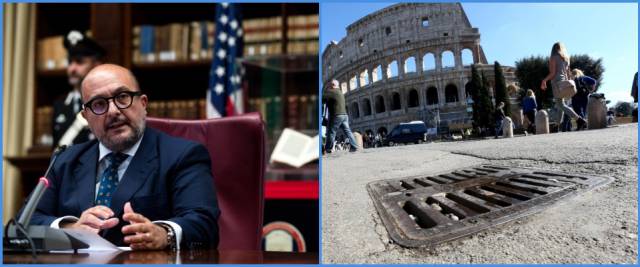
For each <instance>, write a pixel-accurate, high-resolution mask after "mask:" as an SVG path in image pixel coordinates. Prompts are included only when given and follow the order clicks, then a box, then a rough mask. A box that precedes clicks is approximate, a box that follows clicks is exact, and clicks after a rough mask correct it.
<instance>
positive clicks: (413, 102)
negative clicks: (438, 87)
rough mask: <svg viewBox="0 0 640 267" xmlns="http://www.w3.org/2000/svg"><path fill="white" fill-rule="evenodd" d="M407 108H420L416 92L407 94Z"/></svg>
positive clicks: (411, 91) (412, 90) (412, 91)
mask: <svg viewBox="0 0 640 267" xmlns="http://www.w3.org/2000/svg"><path fill="white" fill-rule="evenodd" d="M407 106H408V107H410V108H414V107H417V106H420V97H419V96H418V90H416V89H411V90H409V94H408V95H407Z"/></svg>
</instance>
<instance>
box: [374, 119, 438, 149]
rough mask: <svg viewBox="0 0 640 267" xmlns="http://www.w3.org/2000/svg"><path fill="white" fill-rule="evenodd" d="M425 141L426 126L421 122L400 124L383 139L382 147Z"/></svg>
mask: <svg viewBox="0 0 640 267" xmlns="http://www.w3.org/2000/svg"><path fill="white" fill-rule="evenodd" d="M426 141H427V126H426V125H425V124H424V122H422V121H412V122H408V123H400V124H398V126H396V127H394V128H393V130H391V132H390V133H389V134H388V135H387V136H386V137H385V138H384V141H383V145H385V146H394V145H396V144H419V143H422V142H426Z"/></svg>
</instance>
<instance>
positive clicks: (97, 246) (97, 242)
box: [60, 229, 131, 252]
mask: <svg viewBox="0 0 640 267" xmlns="http://www.w3.org/2000/svg"><path fill="white" fill-rule="evenodd" d="M62 231H64V232H65V233H67V234H68V235H70V236H73V237H75V238H77V239H78V240H80V241H82V242H85V243H87V244H88V245H89V248H85V249H79V250H78V252H94V251H128V250H131V248H130V247H118V246H116V245H114V244H113V243H111V242H109V241H108V240H106V239H104V238H102V237H101V236H100V235H97V234H95V233H92V232H89V231H86V230H79V229H62ZM60 252H63V251H60Z"/></svg>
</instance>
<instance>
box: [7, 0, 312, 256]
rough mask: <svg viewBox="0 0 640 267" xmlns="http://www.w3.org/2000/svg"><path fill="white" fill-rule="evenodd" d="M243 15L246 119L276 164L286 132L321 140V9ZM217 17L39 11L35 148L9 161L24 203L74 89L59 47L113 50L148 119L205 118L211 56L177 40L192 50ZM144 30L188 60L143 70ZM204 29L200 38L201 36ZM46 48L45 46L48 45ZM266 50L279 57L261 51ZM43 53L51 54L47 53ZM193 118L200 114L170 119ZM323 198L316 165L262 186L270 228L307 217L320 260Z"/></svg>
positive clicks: (190, 12) (207, 6) (107, 9)
mask: <svg viewBox="0 0 640 267" xmlns="http://www.w3.org/2000/svg"><path fill="white" fill-rule="evenodd" d="M241 9H242V19H243V23H247V24H248V25H249V26H250V27H249V29H247V30H248V32H247V34H249V36H250V39H251V41H250V42H245V48H246V47H247V46H248V45H249V46H253V47H254V48H253V50H254V51H253V53H252V54H251V55H245V56H244V57H243V58H241V59H239V60H238V61H239V63H240V64H241V65H242V66H243V69H244V78H243V82H242V84H243V86H242V87H243V93H244V96H245V101H244V103H243V104H244V107H245V112H254V111H257V112H260V113H261V114H262V116H263V120H265V124H266V129H267V150H266V151H267V153H268V154H267V155H270V152H271V150H272V149H273V147H274V146H275V143H276V141H277V138H278V137H279V135H280V133H281V131H282V130H283V129H284V127H290V128H294V129H296V130H298V131H301V132H304V133H306V134H309V135H317V134H318V129H317V125H318V123H317V117H318V116H317V112H318V111H317V101H318V97H317V94H318V29H319V27H318V21H317V19H318V12H319V6H318V4H315V3H242V4H241ZM215 10H216V6H215V4H213V3H188V4H177V3H67V4H51V3H38V4H36V40H37V41H36V43H37V45H36V51H35V53H36V64H35V68H36V72H35V73H36V75H35V88H36V93H35V96H34V98H35V99H34V101H35V106H36V107H35V109H36V110H35V114H36V118H35V120H34V142H33V143H34V144H35V145H34V147H33V148H32V149H30V151H29V153H28V156H26V157H17V158H11V159H9V161H10V162H12V164H14V165H16V166H18V167H19V168H20V169H21V172H22V173H23V181H24V186H23V191H25V192H27V193H28V192H29V191H30V189H31V188H33V185H34V183H33V181H35V179H37V177H38V175H40V174H41V173H42V172H44V168H46V164H44V165H42V163H46V162H47V160H46V159H48V157H49V155H50V151H51V145H50V144H47V140H46V138H43V136H46V134H47V133H49V134H50V132H51V128H52V127H51V116H52V115H51V112H52V108H51V106H52V104H53V102H54V101H55V100H56V99H59V98H61V97H64V96H65V95H66V93H67V92H68V90H69V89H70V87H69V85H68V83H67V76H66V70H65V65H64V62H60V61H61V60H62V61H64V59H65V58H66V51H65V50H64V49H63V48H62V39H61V38H63V37H62V36H63V35H64V34H66V33H67V32H68V31H70V30H79V31H82V32H84V33H86V34H88V35H90V36H91V37H92V38H93V39H95V40H96V41H97V42H98V43H99V44H100V45H102V46H103V47H104V48H105V49H106V50H107V56H106V59H105V61H106V62H108V63H115V64H119V65H122V66H124V67H126V68H129V69H130V70H131V71H132V72H133V73H134V75H135V76H136V77H137V78H138V82H139V84H140V87H141V88H142V90H143V92H144V93H145V94H147V95H148V96H149V100H150V102H149V104H150V105H149V109H148V111H149V115H150V116H159V117H173V118H181V119H196V118H204V115H203V104H204V101H205V95H206V88H207V87H208V83H209V75H208V74H209V71H210V67H211V59H210V56H209V57H206V56H204V54H202V52H201V51H202V48H203V44H202V43H200V44H198V45H199V46H198V45H195V44H191V43H189V42H177V41H175V38H176V36H180V37H182V36H188V38H189V40H193V39H195V37H194V36H191V34H193V32H194V27H197V26H194V22H205V23H204V24H202V25H206V22H210V24H213V22H214V20H215ZM264 21H271V22H270V23H271V24H268V25H267V26H266V27H263V26H262V24H264V23H263V22H264ZM143 25H144V26H145V27H147V28H146V29H145V30H146V31H148V30H149V29H151V28H153V29H154V31H156V30H157V29H160V28H162V27H165V28H162V29H164V30H158V32H161V31H164V32H163V33H161V34H163V36H165V37H166V38H165V39H167V38H168V39H169V40H173V43H172V41H168V43H165V44H162V47H164V48H170V50H172V51H173V50H176V51H177V50H181V51H180V53H182V54H181V55H178V54H179V52H176V54H174V55H171V53H169V54H168V55H163V59H164V60H160V56H159V54H158V55H156V56H155V57H156V59H155V61H145V60H140V55H136V53H140V52H142V50H141V47H140V46H141V45H142V44H148V43H147V42H148V40H150V39H148V37H145V38H144V39H145V40H142V39H143V38H142V37H141V31H142V28H141V26H143ZM165 25H173V26H165ZM202 25H201V26H200V28H195V29H200V30H202V27H203V26H202ZM251 27H253V28H251ZM185 31H186V32H185ZM261 32H267V33H266V34H261ZM200 34H202V32H200ZM207 34H210V33H207ZM167 36H168V37H167ZM245 36H246V35H245ZM265 36H266V37H265ZM200 37H202V36H200ZM172 38H173V39H172ZM46 40H49V41H48V43H46V44H45V43H44V42H45V41H46ZM153 40H154V41H155V40H156V39H153ZM181 40H182V41H184V38H182V39H181ZM141 41H144V42H142V43H141ZM208 45H210V44H208ZM43 46H45V48H43ZM49 46H58V47H53V48H52V47H49ZM185 46H186V47H185ZM266 46H268V47H273V48H271V50H269V48H261V47H266ZM61 48H62V49H61ZM43 49H45V50H47V51H46V53H43ZM196 49H200V50H198V51H200V52H201V53H199V54H201V55H203V56H201V57H193V58H192V57H191V54H190V52H191V50H196ZM185 51H186V55H185ZM245 51H247V50H246V49H245ZM261 51H264V53H262V52H261ZM155 52H157V53H159V52H160V51H155ZM267 52H269V53H267ZM314 101H315V102H314ZM267 102H269V103H267ZM189 109H196V110H195V111H193V112H186V113H184V112H173V113H171V112H169V110H189ZM20 166H23V167H25V168H26V169H23V168H22V167H20ZM27 166H29V167H28V168H27ZM318 188H319V186H318V164H317V163H311V164H309V165H308V166H305V167H303V168H300V169H294V168H288V167H283V166H269V167H268V168H267V181H266V183H265V196H267V198H266V209H265V224H266V223H268V222H269V221H271V220H287V221H292V222H293V221H300V220H301V218H292V217H291V216H293V215H291V214H289V215H287V216H289V217H287V216H285V217H286V218H283V217H282V216H281V215H280V214H279V213H278V212H277V211H274V209H280V208H282V207H293V209H296V210H297V209H304V210H305V211H304V212H306V213H300V214H302V216H304V217H305V218H304V220H303V221H304V222H305V224H306V223H310V225H305V226H298V227H300V228H301V229H300V230H301V231H302V232H303V234H304V235H305V237H306V238H308V241H307V242H308V246H309V249H310V251H314V250H315V251H317V250H318V247H317V243H318V242H317V236H318V235H317V231H318V225H317V224H318V217H317V216H318V215H317V210H318ZM305 192H306V193H305ZM313 192H315V193H313ZM25 195H26V194H25ZM270 207H271V208H270ZM287 210H291V209H287ZM294 213H295V212H294Z"/></svg>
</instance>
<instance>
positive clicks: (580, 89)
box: [576, 76, 591, 95]
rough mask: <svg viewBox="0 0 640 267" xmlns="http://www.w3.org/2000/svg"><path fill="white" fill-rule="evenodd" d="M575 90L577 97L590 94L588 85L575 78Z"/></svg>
mask: <svg viewBox="0 0 640 267" xmlns="http://www.w3.org/2000/svg"><path fill="white" fill-rule="evenodd" d="M585 77H586V76H585ZM576 89H577V94H579V95H588V94H590V93H591V90H590V89H589V85H588V84H586V83H584V82H583V81H582V79H580V78H576Z"/></svg>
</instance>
